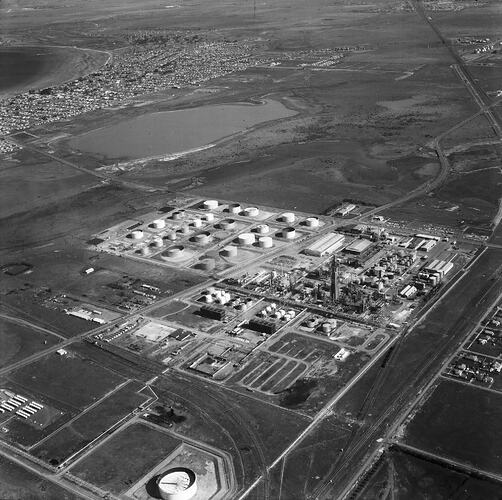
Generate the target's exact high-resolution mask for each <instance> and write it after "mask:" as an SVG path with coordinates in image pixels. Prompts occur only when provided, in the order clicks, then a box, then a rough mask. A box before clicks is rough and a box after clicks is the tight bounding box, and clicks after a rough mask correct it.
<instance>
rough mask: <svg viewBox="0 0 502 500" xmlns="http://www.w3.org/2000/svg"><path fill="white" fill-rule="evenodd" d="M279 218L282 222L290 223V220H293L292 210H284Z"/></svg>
mask: <svg viewBox="0 0 502 500" xmlns="http://www.w3.org/2000/svg"><path fill="white" fill-rule="evenodd" d="M281 220H282V222H287V223H288V224H291V223H292V222H294V221H295V214H294V213H293V212H284V213H283V214H282V215H281Z"/></svg>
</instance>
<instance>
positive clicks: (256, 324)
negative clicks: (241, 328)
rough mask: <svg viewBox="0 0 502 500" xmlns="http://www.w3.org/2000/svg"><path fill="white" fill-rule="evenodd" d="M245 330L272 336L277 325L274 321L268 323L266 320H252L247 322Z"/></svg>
mask: <svg viewBox="0 0 502 500" xmlns="http://www.w3.org/2000/svg"><path fill="white" fill-rule="evenodd" d="M247 328H249V329H250V330H254V331H255V332H259V333H266V334H267V335H272V334H273V333H275V332H276V331H277V324H276V323H275V321H270V320H267V319H260V318H252V319H250V320H249V323H248V324H247Z"/></svg>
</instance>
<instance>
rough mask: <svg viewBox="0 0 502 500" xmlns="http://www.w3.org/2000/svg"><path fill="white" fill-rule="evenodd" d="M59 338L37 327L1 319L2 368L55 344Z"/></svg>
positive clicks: (0, 363) (0, 351) (0, 352)
mask: <svg viewBox="0 0 502 500" xmlns="http://www.w3.org/2000/svg"><path fill="white" fill-rule="evenodd" d="M57 342H58V338H57V337H55V336H54V335H51V334H50V333H44V332H42V331H40V330H37V329H35V328H30V327H28V326H25V325H22V324H17V323H14V322H12V321H8V320H5V319H0V345H1V346H2V348H1V350H0V368H3V367H5V366H8V365H10V364H12V363H15V362H16V361H19V360H21V359H24V358H26V357H28V356H30V355H31V354H34V353H36V352H38V351H41V350H43V349H45V348H47V347H50V346H51V345H55V344H56V343H57Z"/></svg>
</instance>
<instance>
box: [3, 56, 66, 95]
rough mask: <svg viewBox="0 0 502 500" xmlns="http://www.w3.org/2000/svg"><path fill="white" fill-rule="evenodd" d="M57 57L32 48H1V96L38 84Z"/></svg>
mask: <svg viewBox="0 0 502 500" xmlns="http://www.w3.org/2000/svg"><path fill="white" fill-rule="evenodd" d="M56 57H57V56H56V54H53V53H51V52H50V51H46V50H39V49H35V48H32V47H26V48H24V47H0V94H1V93H3V92H7V91H10V90H13V89H16V88H20V87H25V86H26V85H29V84H30V83H31V82H36V81H37V80H38V78H39V77H40V75H41V74H43V72H44V71H45V69H46V68H47V67H50V65H51V62H53V60H54V58H56Z"/></svg>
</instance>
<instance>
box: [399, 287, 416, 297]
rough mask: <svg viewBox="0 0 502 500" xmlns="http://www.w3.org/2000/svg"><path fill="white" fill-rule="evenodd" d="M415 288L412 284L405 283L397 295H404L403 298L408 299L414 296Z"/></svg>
mask: <svg viewBox="0 0 502 500" xmlns="http://www.w3.org/2000/svg"><path fill="white" fill-rule="evenodd" d="M417 291H418V290H417V288H416V287H415V286H413V285H406V286H405V287H404V288H403V289H402V290H401V291H400V292H399V295H401V297H404V298H405V299H409V298H411V297H414V296H415V295H416V293H417Z"/></svg>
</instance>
